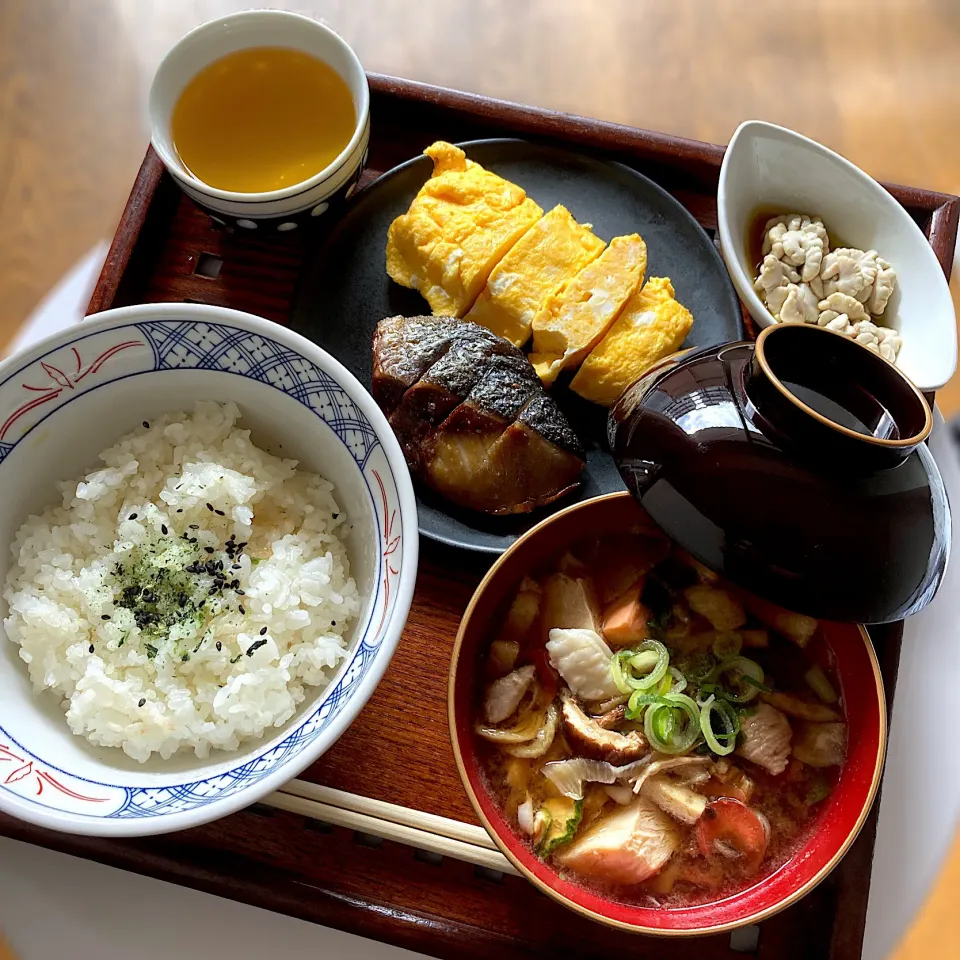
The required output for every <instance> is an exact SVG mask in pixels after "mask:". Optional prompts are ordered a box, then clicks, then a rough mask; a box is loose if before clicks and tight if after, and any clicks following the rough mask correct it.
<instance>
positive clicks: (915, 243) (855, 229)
mask: <svg viewBox="0 0 960 960" xmlns="http://www.w3.org/2000/svg"><path fill="white" fill-rule="evenodd" d="M761 212H763V213H767V212H769V214H770V215H771V216H773V215H776V214H781V213H782V214H787V213H808V214H811V215H816V216H819V217H821V218H822V219H823V222H824V224H825V226H826V228H827V230H828V232H829V234H830V238H831V241H833V243H834V245H835V246H840V245H841V242H840V241H842V244H843V245H845V244H852V245H854V246H856V247H859V248H860V249H863V250H871V249H872V250H877V251H878V252H879V254H880V256H882V257H884V258H885V259H886V260H888V261H889V262H890V264H891V265H892V267H893V269H894V270H895V271H896V274H897V289H896V291H895V292H894V294H893V296H892V297H891V300H890V303H889V304H888V305H887V309H886V310H885V311H884V314H883V316H882V317H881V321H882V322H883V323H884V324H885V325H887V326H891V327H893V328H894V329H896V330H897V331H898V333H899V335H900V337H902V339H903V346H902V348H901V350H900V354H899V356H898V358H897V365H898V366H899V367H900V369H901V370H903V372H904V373H905V374H906V375H907V376H908V377H909V378H910V379H911V380H912V381H913V382H914V383H915V384H916V385H917V386H918V387H919V388H920V389H921V390H937V389H939V388H940V387H942V386H943V385H944V384H945V383H946V382H947V381H948V380H949V379H950V378H951V377H952V376H953V373H954V371H955V370H956V366H957V333H956V317H955V314H954V308H953V301H952V299H951V296H950V290H949V287H948V285H947V281H946V279H945V277H944V275H943V270H942V268H941V266H940V263H939V261H938V260H937V258H936V255H935V254H934V252H933V249H932V248H931V246H930V244H929V243H928V242H927V239H926V237H924V235H923V233H921V231H920V228H919V227H918V226H917V224H916V223H914V221H913V219H912V218H911V217H910V215H909V214H908V213H907V211H906V210H905V209H904V208H903V207H902V206H901V205H900V204H899V203H898V202H897V201H896V200H895V199H894V198H893V197H892V196H891V195H890V194H889V193H888V192H887V191H886V190H885V189H884V188H883V187H882V186H881V185H880V184H879V183H877V181H876V180H874V179H873V178H872V177H870V176H869V175H868V174H866V173H864V172H863V171H862V170H861V169H859V168H858V167H856V166H854V164H852V163H851V162H850V161H849V160H846V159H844V158H843V157H841V156H840V155H839V154H837V153H834V152H833V151H832V150H828V149H827V148H826V147H824V146H823V145H821V144H819V143H817V142H815V141H814V140H810V139H808V138H807V137H804V136H801V135H800V134H798V133H795V132H793V131H792V130H787V129H785V128H784V127H778V126H775V125H774V124H772V123H764V122H762V121H759V120H748V121H747V122H745V123H742V124H740V126H739V127H738V128H737V130H736V132H735V133H734V135H733V137H732V139H731V140H730V144H729V146H728V147H727V152H726V154H725V155H724V158H723V164H722V166H721V168H720V183H719V186H718V189H717V223H718V228H719V233H720V247H721V250H722V252H723V258H724V260H725V261H726V264H727V268H728V270H729V271H730V276H731V278H732V279H733V283H734V286H736V288H737V292H738V293H739V294H740V298H741V299H742V300H743V302H744V303H745V304H746V305H747V309H748V310H749V311H750V315H751V316H752V317H753V319H754V320H756V322H757V323H758V324H759V325H760V326H761V327H767V326H770V324H772V323H775V322H776V321H775V320H774V318H773V316H772V315H771V314H770V312H769V311H768V310H767V308H766V306H765V305H764V303H763V301H762V300H761V299H760V296H759V295H758V294H757V292H756V290H755V289H754V286H753V281H754V279H755V276H756V264H754V263H751V262H750V246H751V238H750V237H749V236H748V233H749V231H750V230H751V227H752V226H753V223H754V220H755V218H756V217H757V215H758V213H761Z"/></svg>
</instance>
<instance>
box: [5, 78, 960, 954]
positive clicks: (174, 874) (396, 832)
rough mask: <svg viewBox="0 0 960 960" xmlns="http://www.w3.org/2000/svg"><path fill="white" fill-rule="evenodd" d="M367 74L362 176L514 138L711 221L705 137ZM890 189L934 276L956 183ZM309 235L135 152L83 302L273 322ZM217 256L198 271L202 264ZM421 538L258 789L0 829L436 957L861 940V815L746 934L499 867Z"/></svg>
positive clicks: (443, 573)
mask: <svg viewBox="0 0 960 960" xmlns="http://www.w3.org/2000/svg"><path fill="white" fill-rule="evenodd" d="M370 86H371V113H372V130H373V137H372V140H371V144H370V159H369V168H368V170H367V172H366V174H365V176H364V181H363V182H364V184H366V183H368V182H370V180H372V179H374V178H375V177H376V176H377V175H378V174H380V173H382V172H383V171H385V170H388V169H390V168H391V167H392V166H394V165H395V164H397V163H399V162H401V161H403V160H406V159H408V158H409V157H411V156H413V155H415V154H417V153H419V152H420V151H421V150H422V149H423V147H425V146H426V145H427V144H429V143H430V142H432V141H433V140H435V139H438V138H443V139H447V140H453V141H457V140H468V139H476V138H479V137H493V136H521V137H527V138H529V139H536V140H538V141H542V142H546V143H553V144H555V145H558V146H566V147H568V148H569V147H572V148H575V149H578V150H581V151H584V152H587V153H591V154H594V155H596V156H601V157H607V158H610V159H616V160H619V161H622V162H624V163H627V164H629V165H631V166H633V167H635V168H636V169H638V170H640V171H642V172H643V173H645V174H647V175H648V176H650V177H652V178H653V179H655V180H656V181H657V182H659V183H660V184H662V185H663V186H664V187H665V188H666V189H667V190H669V191H670V192H671V193H673V194H674V196H676V197H677V198H678V199H680V200H681V201H682V202H683V203H684V204H685V205H686V206H687V207H688V208H689V209H690V210H691V212H692V213H693V214H694V215H695V216H696V217H697V219H698V220H699V221H700V223H701V224H703V226H704V227H705V228H707V230H710V231H712V229H713V228H714V226H715V224H716V206H715V201H714V197H715V192H716V185H717V176H718V173H719V168H720V161H721V158H722V156H723V148H722V147H719V146H713V145H710V144H705V143H698V142H695V141H689V140H679V139H677V138H673V137H667V136H663V135H660V134H655V133H649V132H646V131H641V130H635V129H632V128H629V127H622V126H617V125H615V124H609V123H600V122H597V121H593V120H586V119H583V118H579V117H572V116H567V115H563V114H557V113H551V112H548V111H542V110H536V109H533V108H529V107H522V106H518V105H516V104H511V103H505V102H502V101H496V100H489V99H486V98H483V97H477V96H473V95H470V94H464V93H457V92H454V91H450V90H443V89H439V88H437V87H431V86H426V85H423V84H417V83H411V82H408V81H404V80H396V79H393V78H391V77H382V76H376V75H372V76H371V77H370ZM888 189H890V191H891V193H892V194H893V195H894V196H895V197H896V198H897V199H898V200H899V201H900V202H901V203H902V204H903V205H904V206H905V207H906V209H907V210H908V211H909V212H910V214H911V215H912V216H913V217H914V219H915V220H916V221H917V223H918V224H919V225H920V227H921V229H922V230H923V231H924V233H925V234H926V236H927V237H928V238H929V240H930V243H931V245H932V246H933V249H934V250H935V252H936V254H937V256H938V258H939V259H940V262H941V264H942V266H943V269H944V272H945V273H946V274H947V275H949V272H950V265H951V259H952V255H953V248H954V241H955V239H956V232H957V218H958V212H960V200H958V198H956V197H951V196H946V195H943V194H936V193H930V192H927V191H924V190H917V189H913V188H908V187H896V186H891V187H889V188H888ZM314 241H315V237H311V236H309V235H307V234H304V233H301V232H300V231H295V232H291V233H284V234H277V233H275V232H271V234H270V236H269V237H268V236H266V235H263V234H258V233H257V232H255V231H249V232H248V231H241V230H237V231H235V232H234V231H229V230H225V229H223V228H220V227H217V226H216V225H215V224H214V223H213V222H212V221H211V220H210V218H209V217H208V216H206V215H205V214H203V213H202V212H201V211H200V210H199V209H198V208H197V207H195V206H194V205H193V203H192V202H191V201H189V200H188V199H187V198H186V197H184V196H183V195H182V194H181V193H180V191H179V190H178V189H177V187H176V186H175V184H174V182H173V181H172V180H171V178H170V177H169V176H168V175H166V174H165V173H164V170H163V167H162V165H161V163H160V161H159V159H158V158H157V156H156V155H155V154H154V153H153V151H152V150H148V152H147V156H146V158H145V160H144V162H143V166H142V167H141V170H140V173H139V176H138V177H137V181H136V183H135V184H134V188H133V192H132V193H131V195H130V199H129V201H128V203H127V207H126V209H125V211H124V214H123V217H122V219H121V221H120V225H119V228H118V230H117V234H116V237H115V238H114V241H113V245H112V247H111V248H110V252H109V254H108V256H107V261H106V264H105V266H104V268H103V273H102V274H101V277H100V281H99V283H98V284H97V288H96V290H95V292H94V294H93V298H92V300H91V302H90V307H89V312H91V313H93V312H96V311H99V310H105V309H108V308H110V307H117V306H124V305H127V304H132V303H141V302H158V301H183V300H187V301H195V302H202V303H212V304H220V305H223V306H227V307H235V308H237V309H240V310H246V311H249V312H251V313H256V314H259V315H261V316H263V317H267V318H269V319H271V320H274V321H277V322H278V323H282V324H286V323H288V322H289V319H290V316H291V312H292V308H293V303H294V299H295V295H296V288H297V283H298V279H299V276H300V273H301V268H302V266H303V264H304V262H305V259H306V257H307V255H308V253H309V250H310V248H311V245H312V242H314ZM218 261H219V263H218ZM217 267H219V273H218V274H217V275H216V276H215V277H210V276H205V275H203V274H205V273H214V272H216V268H217ZM198 268H199V272H198ZM211 268H213V269H211ZM421 551H422V553H421V563H420V573H419V578H418V582H417V590H416V595H415V597H414V603H413V608H412V610H411V614H410V619H409V622H408V624H407V627H406V630H405V632H404V634H403V639H402V641H401V643H400V645H399V648H398V650H397V653H396V656H395V657H394V659H393V662H392V664H391V666H390V668H389V670H388V671H387V674H386V676H385V677H384V679H383V681H382V683H381V684H380V686H379V688H378V689H377V691H376V693H375V694H374V696H373V697H372V699H371V700H370V703H369V704H368V706H367V707H366V708H365V709H364V710H363V712H362V713H361V714H360V716H359V717H358V719H357V720H356V721H355V722H354V724H353V725H352V726H351V727H350V729H349V730H348V731H347V732H346V734H345V735H344V736H343V737H342V739H341V740H340V741H339V742H338V743H337V744H336V745H335V746H334V747H333V749H331V750H330V751H329V752H328V753H327V754H326V755H325V756H324V757H323V758H322V759H321V760H320V761H318V762H317V763H316V764H314V765H313V766H312V767H311V768H309V769H308V770H306V771H305V772H304V773H303V774H302V776H301V777H300V778H299V779H298V780H295V781H293V782H292V783H290V784H288V785H287V786H286V787H285V788H283V790H282V791H280V792H278V793H276V794H273V795H272V796H271V797H269V798H268V799H267V801H266V802H264V803H262V804H255V805H254V806H253V807H251V808H248V809H247V810H245V811H243V812H241V813H238V814H235V815H234V816H231V817H228V818H226V819H224V820H221V821H219V822H217V823H213V824H210V825H208V826H205V827H199V828H196V829H193V830H189V831H185V832H183V833H179V834H173V835H170V836H164V837H154V838H147V839H143V840H108V839H96V838H84V837H72V836H66V835H61V834H56V833H52V832H49V831H45V830H42V829H40V828H37V827H33V826H30V825H28V824H25V823H21V822H20V821H17V820H13V819H11V818H8V817H2V816H0V833H4V834H6V835H7V836H11V837H16V838H19V839H23V840H28V841H31V842H34V843H38V844H41V845H43V846H47V847H51V848H54V849H58V850H62V851H66V852H69V853H74V854H78V855H80V856H84V857H89V858H91V859H94V860H98V861H101V862H103V863H109V864H113V865H116V866H120V867H125V868H127V869H131V870H136V871H137V872H140V873H144V874H148V875H150V876H154V877H160V878H163V879H167V880H172V881H174V882H177V883H181V884H184V885H186V886H190V887H194V888H197V889H201V890H206V891H209V892H212V893H217V894H220V895H223V896H228V897H232V898H234V899H236V900H241V901H245V902H248V903H252V904H256V905H258V906H263V907H268V908H271V909H274V910H278V911H282V912H284V913H288V914H291V915H294V916H298V917H302V918H305V919H309V920H314V921H317V922H319V923H323V924H326V925H329V926H333V927H338V928H340V929H344V930H349V931H353V932H355V933H360V934H363V935H365V936H369V937H375V938H377V939H381V940H385V941H388V942H391V943H394V944H397V945H400V946H404V947H408V948H410V949H414V950H420V951H422V952H424V953H428V954H432V955H434V956H438V957H476V958H484V960H486V958H489V957H491V956H493V957H497V958H513V957H517V958H519V957H527V958H528V957H547V956H553V955H555V954H561V955H563V956H565V957H571V958H576V957H583V958H586V957H596V956H601V955H603V956H615V955H629V956H631V957H634V958H645V957H649V958H653V957H659V956H661V955H662V954H663V953H664V952H665V949H666V950H669V953H670V955H671V956H673V957H677V958H684V957H690V958H693V957H697V958H698V960H714V958H731V957H739V956H743V955H744V953H747V954H755V955H758V956H760V957H762V958H769V960H774V958H776V960H792V958H798V960H799V958H808V957H817V958H830V960H846V958H854V957H859V956H860V945H861V941H862V937H863V924H864V919H865V914H866V904H867V893H868V889H869V882H870V865H871V859H872V854H873V842H874V834H875V829H876V817H875V814H874V815H873V816H871V817H870V819H869V820H868V821H867V825H866V826H865V828H864V830H863V832H862V833H861V835H860V838H859V839H858V840H857V842H856V844H855V845H854V846H853V848H852V849H851V851H850V852H849V853H848V855H847V856H846V858H845V859H844V860H843V862H842V863H841V865H840V866H839V867H838V868H837V870H835V871H834V873H833V874H832V875H831V877H830V878H829V879H828V880H827V881H826V882H824V883H823V884H822V885H821V886H820V887H818V888H817V889H816V890H815V891H814V892H813V893H811V894H810V895H809V896H807V897H805V898H804V899H803V900H802V901H800V902H799V903H797V904H795V905H794V906H792V907H791V908H790V909H788V910H786V911H784V912H783V913H781V914H779V915H778V916H776V917H774V918H772V919H770V920H768V921H765V922H764V923H763V924H762V925H761V927H760V928H758V929H756V930H755V931H754V933H755V934H758V936H759V940H758V943H757V944H755V945H751V943H750V937H751V934H750V933H748V934H747V935H746V936H744V935H742V934H736V933H735V934H734V935H733V937H731V935H729V934H728V935H722V936H716V937H710V938H702V939H698V940H692V941H691V940H682V941H673V942H671V943H670V945H669V947H665V944H664V943H663V942H662V941H660V940H656V939H652V938H644V937H639V936H631V935H630V934H624V933H621V932H616V931H611V930H607V929H606V928H604V927H602V926H600V925H597V924H594V923H593V922H591V921H589V920H585V919H583V918H581V917H579V916H577V915H575V914H574V913H572V912H569V911H567V910H565V909H564V908H562V907H560V906H558V905H557V904H555V903H554V902H553V901H551V900H549V899H548V898H547V897H546V896H544V895H543V894H541V893H539V892H538V891H537V890H535V889H534V887H533V886H531V885H529V884H528V883H527V882H526V881H524V880H523V879H522V878H520V877H518V876H516V875H515V874H514V873H513V871H512V868H511V867H510V866H509V864H508V863H507V861H506V860H505V859H504V858H503V857H502V856H501V855H500V854H499V852H497V851H496V848H495V847H494V846H493V844H492V842H491V841H490V840H489V838H488V837H487V836H486V834H485V833H484V831H483V830H482V828H481V827H480V826H479V824H478V821H477V819H476V817H475V816H474V814H473V810H472V808H471V807H470V805H469V803H468V802H467V799H466V796H465V794H464V792H463V790H462V788H461V785H460V780H459V777H458V776H457V771H456V768H455V766H454V763H453V755H452V752H451V748H450V743H449V738H448V733H447V719H446V678H447V666H448V662H449V655H450V651H451V648H452V644H453V639H454V635H455V633H456V630H457V625H458V622H459V618H460V615H461V613H462V611H463V610H464V608H465V606H466V604H467V601H468V599H469V597H470V595H471V594H472V592H473V590H474V588H475V587H476V585H477V583H478V581H479V580H480V578H481V576H482V575H483V572H484V569H485V564H487V563H489V559H487V560H484V558H482V557H478V556H476V555H470V554H465V553H458V552H453V551H450V550H447V549H445V548H443V547H441V546H439V545H437V544H433V543H429V542H423V543H422V545H421ZM901 632H902V631H901V627H900V625H893V626H888V627H885V628H882V629H878V630H876V631H873V637H874V641H875V643H876V645H877V648H878V653H879V655H880V660H881V664H882V667H883V672H884V677H885V682H886V689H887V696H888V697H889V698H892V695H893V687H894V683H895V679H896V668H897V662H898V659H899V649H900V636H901ZM841 919H842V922H838V921H839V920H841Z"/></svg>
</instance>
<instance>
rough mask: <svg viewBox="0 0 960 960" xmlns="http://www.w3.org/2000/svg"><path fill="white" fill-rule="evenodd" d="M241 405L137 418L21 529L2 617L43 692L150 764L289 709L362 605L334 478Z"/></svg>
mask: <svg viewBox="0 0 960 960" xmlns="http://www.w3.org/2000/svg"><path fill="white" fill-rule="evenodd" d="M239 416H240V413H239V410H238V408H237V407H236V405H235V404H233V403H228V404H217V403H210V402H201V403H198V404H197V405H196V407H195V409H194V410H193V412H192V413H190V414H186V413H172V414H168V415H166V416H164V417H162V418H160V419H158V420H155V421H153V422H151V423H150V424H149V426H144V427H142V428H140V429H138V430H137V431H135V432H134V433H132V434H130V435H128V436H126V437H124V438H123V439H121V440H120V441H119V443H117V444H116V445H115V446H114V447H111V448H110V449H109V450H106V451H104V452H103V453H102V454H101V455H100V458H99V459H100V460H101V461H102V462H103V467H102V468H100V469H97V470H94V471H91V472H90V473H88V474H87V475H86V476H85V477H82V478H80V479H78V480H73V481H70V482H66V483H62V484H61V485H60V487H61V492H62V496H63V500H62V504H60V505H58V506H54V507H51V508H50V509H48V510H47V511H45V512H44V513H43V514H42V515H40V516H31V517H30V518H29V519H28V520H27V522H26V523H24V524H23V526H22V527H21V528H20V530H19V531H18V533H17V535H16V538H15V540H14V543H13V544H12V548H11V549H12V551H13V561H14V562H13V566H12V567H11V569H10V572H9V574H8V576H7V580H6V584H5V587H4V598H5V600H6V601H7V604H8V607H9V616H8V617H7V618H6V619H5V620H4V627H5V629H6V633H7V636H8V638H9V639H10V640H11V641H13V642H14V643H16V644H18V645H19V647H20V650H19V653H20V657H21V658H22V659H23V660H24V662H25V663H26V664H27V666H28V670H29V674H30V678H31V680H32V682H33V685H34V688H35V690H36V691H38V692H41V691H52V692H53V693H54V694H56V695H58V696H59V697H60V698H61V699H62V705H63V708H64V710H65V713H66V720H67V723H68V724H69V726H70V729H71V730H72V731H73V732H74V733H75V734H77V735H79V736H83V737H86V738H87V739H88V740H90V741H91V742H92V743H94V744H98V745H102V746H109V747H121V748H122V749H123V750H124V751H125V752H126V753H127V754H128V755H129V756H131V757H133V758H134V759H136V760H139V761H146V760H147V759H148V758H149V757H150V756H151V754H153V753H157V754H159V755H160V756H161V757H163V758H169V757H171V756H173V754H175V753H176V752H177V751H178V750H180V749H188V748H189V749H192V750H194V751H195V753H196V755H197V756H198V757H206V756H208V754H209V751H210V750H211V748H217V749H221V750H236V749H237V748H238V747H239V746H240V744H241V743H242V742H243V741H245V740H248V739H250V738H255V737H259V736H261V735H262V734H263V733H264V732H265V731H266V730H268V729H269V728H270V727H279V726H281V725H282V724H284V723H285V722H286V721H287V720H289V719H290V717H291V716H293V714H294V712H295V710H296V708H297V705H298V704H299V703H300V702H301V701H303V699H304V698H305V696H306V690H305V688H306V687H322V686H324V685H326V684H327V683H328V682H329V681H330V680H331V679H332V677H333V674H334V672H335V670H336V667H337V665H338V663H339V662H340V661H341V660H342V659H343V657H344V656H345V653H346V649H345V647H346V641H345V634H347V633H348V632H349V630H350V627H351V624H352V621H353V620H354V618H355V617H356V616H357V614H358V613H359V610H360V600H359V597H358V594H357V587H356V584H355V583H354V581H353V579H352V578H351V577H350V569H349V563H348V559H347V553H346V549H345V547H344V545H343V542H342V539H341V538H345V537H346V535H347V533H348V531H349V527H348V526H347V518H346V517H345V516H344V514H343V512H342V511H341V510H340V509H339V507H338V506H337V503H336V501H335V500H334V497H333V486H332V484H330V483H328V482H327V481H326V480H324V479H323V478H322V477H320V476H318V475H317V474H313V473H309V472H307V471H305V470H301V469H298V467H297V462H296V461H295V460H284V459H280V458H277V457H274V456H271V455H270V454H268V453H266V452H264V451H263V450H260V449H259V448H258V447H256V446H255V445H254V444H253V443H252V442H251V441H250V436H249V432H248V431H246V430H242V429H239V428H238V427H237V426H236V423H237V420H238V419H239ZM231 537H232V538H233V539H232V540H231ZM231 544H232V546H231ZM241 544H246V546H243V547H241V546H240V545H241ZM211 551H212V552H211ZM218 561H219V562H221V563H222V564H223V570H222V572H221V571H220V570H219V569H218V568H217V562H218ZM211 563H212V564H213V567H214V569H213V572H210V570H209V568H208V566H207V565H208V564H211ZM187 568H192V569H191V570H188V569H187Z"/></svg>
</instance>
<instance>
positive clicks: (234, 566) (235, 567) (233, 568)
mask: <svg viewBox="0 0 960 960" xmlns="http://www.w3.org/2000/svg"><path fill="white" fill-rule="evenodd" d="M230 569H231V570H239V569H240V564H239V563H235V564H234V565H233V566H232V567H231V568H230Z"/></svg>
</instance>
